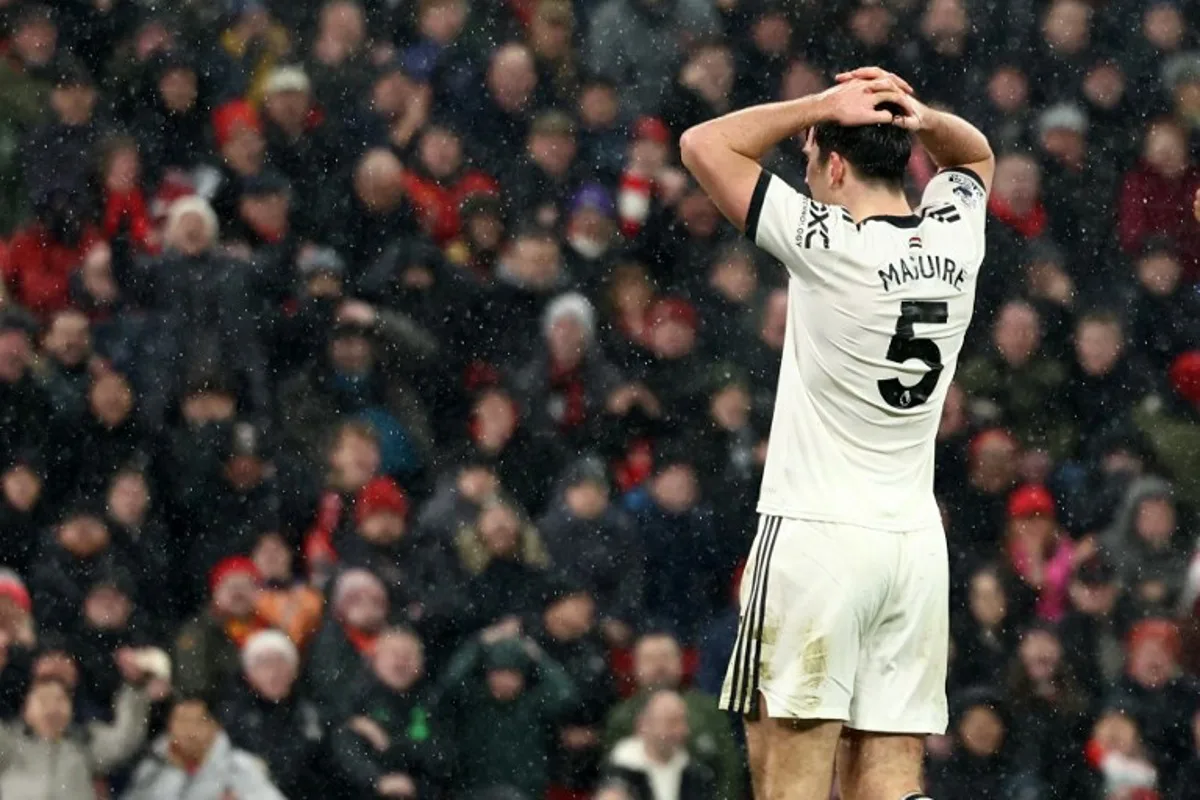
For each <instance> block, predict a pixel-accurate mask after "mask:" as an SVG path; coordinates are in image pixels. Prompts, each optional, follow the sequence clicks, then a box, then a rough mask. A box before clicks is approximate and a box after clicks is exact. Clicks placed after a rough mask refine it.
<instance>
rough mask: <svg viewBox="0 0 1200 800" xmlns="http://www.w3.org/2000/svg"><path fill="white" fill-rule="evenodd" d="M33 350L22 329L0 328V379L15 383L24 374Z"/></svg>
mask: <svg viewBox="0 0 1200 800" xmlns="http://www.w3.org/2000/svg"><path fill="white" fill-rule="evenodd" d="M32 356H33V350H32V349H31V348H30V346H29V336H28V334H26V333H25V332H24V331H17V330H0V381H3V382H4V383H16V382H17V381H19V380H20V379H21V378H22V377H23V376H24V375H25V369H26V368H27V367H28V366H29V360H30V358H32Z"/></svg>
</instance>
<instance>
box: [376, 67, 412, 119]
mask: <svg viewBox="0 0 1200 800" xmlns="http://www.w3.org/2000/svg"><path fill="white" fill-rule="evenodd" d="M415 91H416V89H415V87H414V86H413V83H412V81H410V80H409V79H408V77H407V76H406V75H405V74H404V73H403V72H401V71H400V70H398V69H396V70H392V71H390V72H387V73H384V74H383V75H380V76H379V77H378V78H376V79H375V83H374V84H372V86H371V108H373V109H374V110H375V113H376V114H379V115H381V116H383V117H385V118H387V119H390V120H391V119H398V118H399V117H400V115H401V114H402V113H404V109H405V108H407V107H408V101H409V98H410V97H412V95H413V93H414V92H415Z"/></svg>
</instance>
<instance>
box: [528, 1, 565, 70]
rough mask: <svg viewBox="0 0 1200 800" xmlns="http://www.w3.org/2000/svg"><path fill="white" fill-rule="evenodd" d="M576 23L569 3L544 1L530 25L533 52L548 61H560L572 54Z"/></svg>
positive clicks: (530, 41) (530, 40)
mask: <svg viewBox="0 0 1200 800" xmlns="http://www.w3.org/2000/svg"><path fill="white" fill-rule="evenodd" d="M573 31H574V24H573V20H572V15H571V6H570V5H569V4H567V3H561V4H560V3H542V4H540V6H539V8H538V10H537V12H536V13H535V14H534V15H533V20H532V22H531V23H530V26H529V43H530V45H531V46H532V47H533V52H535V53H537V54H538V56H540V57H541V58H544V59H546V60H548V61H560V60H562V59H564V58H566V57H568V56H569V55H570V54H571V34H572V32H573Z"/></svg>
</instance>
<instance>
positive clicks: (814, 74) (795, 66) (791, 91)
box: [779, 59, 827, 100]
mask: <svg viewBox="0 0 1200 800" xmlns="http://www.w3.org/2000/svg"><path fill="white" fill-rule="evenodd" d="M826 85H827V83H826V80H825V76H824V75H823V74H822V73H821V71H820V70H818V69H816V68H815V67H813V65H811V64H809V63H808V62H807V61H801V60H799V59H797V60H795V61H793V62H792V63H791V64H789V65H788V68H787V71H786V72H784V73H783V82H782V83H781V84H780V87H779V99H780V100H796V99H799V98H801V97H808V96H809V95H810V94H818V93H820V92H821V91H823V90H824V89H825V87H826Z"/></svg>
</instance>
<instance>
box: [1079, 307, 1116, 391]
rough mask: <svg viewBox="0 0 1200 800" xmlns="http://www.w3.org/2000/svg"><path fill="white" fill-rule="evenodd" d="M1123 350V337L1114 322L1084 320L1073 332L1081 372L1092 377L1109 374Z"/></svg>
mask: <svg viewBox="0 0 1200 800" xmlns="http://www.w3.org/2000/svg"><path fill="white" fill-rule="evenodd" d="M1124 349H1125V342H1124V335H1123V334H1122V332H1121V326H1120V325H1118V324H1117V323H1116V322H1112V321H1109V320H1084V321H1083V322H1081V323H1080V325H1079V328H1078V329H1077V330H1076V332H1075V357H1076V359H1078V361H1079V366H1080V367H1082V368H1083V371H1084V372H1085V373H1087V374H1088V375H1091V376H1093V377H1101V376H1104V375H1107V374H1108V373H1109V372H1111V371H1112V369H1113V367H1115V366H1116V365H1117V360H1118V359H1120V357H1121V352H1122V351H1123V350H1124Z"/></svg>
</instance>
